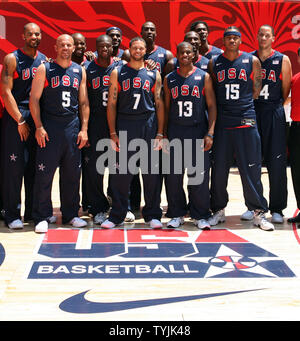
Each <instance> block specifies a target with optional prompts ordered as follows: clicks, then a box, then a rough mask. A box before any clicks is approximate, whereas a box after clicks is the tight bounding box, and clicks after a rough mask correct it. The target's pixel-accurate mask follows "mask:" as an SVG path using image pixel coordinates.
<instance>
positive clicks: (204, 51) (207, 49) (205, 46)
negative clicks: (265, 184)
mask: <svg viewBox="0 0 300 341" xmlns="http://www.w3.org/2000/svg"><path fill="white" fill-rule="evenodd" d="M190 30H191V31H195V32H197V33H198V34H199V36H200V48H199V53H200V54H201V55H202V56H205V57H206V58H207V59H211V58H213V57H214V56H218V55H219V54H221V53H223V50H221V49H219V48H218V47H216V46H213V45H210V44H209V43H208V41H207V38H208V33H209V28H208V25H207V23H206V22H205V21H201V20H199V21H195V22H194V23H192V25H191V28H190Z"/></svg>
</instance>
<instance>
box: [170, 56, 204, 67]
mask: <svg viewBox="0 0 300 341" xmlns="http://www.w3.org/2000/svg"><path fill="white" fill-rule="evenodd" d="M173 61H174V66H175V68H178V67H179V62H178V59H177V58H176V57H175V58H173ZM208 63H209V59H207V58H206V57H203V56H201V54H199V58H198V59H197V61H196V62H195V63H194V65H195V66H196V67H197V68H199V69H201V70H203V71H207V67H208Z"/></svg>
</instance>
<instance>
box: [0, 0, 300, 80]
mask: <svg viewBox="0 0 300 341" xmlns="http://www.w3.org/2000/svg"><path fill="white" fill-rule="evenodd" d="M148 20H149V21H152V22H154V23H155V25H156V27H157V32H158V36H157V41H156V42H157V44H158V45H161V46H163V47H165V48H167V49H169V50H171V51H172V52H173V53H174V52H175V47H176V44H177V43H179V42H180V41H181V40H182V39H183V36H184V33H185V32H187V31H188V30H189V27H190V25H191V23H192V22H193V21H195V20H204V21H206V22H207V23H208V25H209V27H210V34H209V42H210V43H211V44H214V45H216V46H219V47H222V39H221V37H222V34H223V31H224V28H226V27H227V26H229V25H235V26H238V27H239V28H240V29H241V32H242V40H243V45H242V49H243V50H244V51H251V50H254V49H255V48H257V41H256V35H257V30H258V28H259V26H260V25H262V24H269V25H271V26H273V27H274V29H275V33H276V40H275V43H274V48H275V49H278V50H279V51H280V52H282V53H285V54H287V55H288V56H289V57H290V59H291V61H292V64H293V72H294V73H295V72H299V71H300V67H299V66H298V64H297V61H296V50H297V48H298V45H299V44H298V39H299V38H300V2H298V1H289V2H285V1H280V0H278V1H265V2H261V1H259V0H258V1H257V2H255V1H251V2H250V1H226V2H225V1H222V2H215V1H186V0H185V1H184V0H182V1H180V0H173V1H172V0H169V1H166V0H165V1H155V0H153V1H149V0H139V1H135V0H131V1H127V0H123V1H43V0H42V1H31V2H26V1H22V2H10V1H1V0H0V35H1V36H2V37H4V39H1V40H0V44H1V46H0V62H2V60H3V57H4V55H5V54H7V53H9V52H11V51H12V50H14V49H15V48H17V47H22V44H23V41H22V38H21V34H22V31H23V26H24V24H26V23H27V22H35V23H37V24H38V25H39V26H40V27H41V29H42V32H43V39H42V42H41V45H40V50H41V51H42V52H44V53H45V54H46V55H48V56H49V57H53V52H54V49H53V45H54V42H55V39H56V37H57V36H58V35H60V34H61V33H74V32H81V33H82V34H83V35H85V37H86V38H87V45H88V49H91V50H94V49H95V38H96V37H97V36H98V35H100V34H103V33H104V32H105V30H106V28H107V27H109V26H118V27H120V28H121V29H122V31H123V42H122V45H123V48H126V47H127V46H128V42H129V40H130V39H131V38H133V37H134V36H137V35H139V34H140V30H141V26H142V24H143V23H144V22H145V21H148Z"/></svg>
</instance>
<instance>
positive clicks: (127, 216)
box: [125, 211, 135, 223]
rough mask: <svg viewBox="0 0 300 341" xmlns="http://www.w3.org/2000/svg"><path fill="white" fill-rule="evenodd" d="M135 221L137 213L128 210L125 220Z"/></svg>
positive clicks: (128, 221)
mask: <svg viewBox="0 0 300 341" xmlns="http://www.w3.org/2000/svg"><path fill="white" fill-rule="evenodd" d="M134 221H135V215H134V214H133V213H132V212H131V211H128V212H127V214H126V217H125V222H127V223H133V222H134Z"/></svg>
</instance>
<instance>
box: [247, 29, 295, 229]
mask: <svg viewBox="0 0 300 341" xmlns="http://www.w3.org/2000/svg"><path fill="white" fill-rule="evenodd" d="M257 40H258V47H259V48H258V50H257V51H254V52H253V53H252V54H253V55H254V56H256V57H257V58H258V59H259V60H260V62H261V67H262V89H261V92H260V94H259V96H258V98H257V99H256V100H255V101H254V105H255V112H256V118H257V125H258V131H259V134H260V137H261V142H262V156H263V160H264V162H265V165H266V167H267V170H268V175H269V188H270V191H269V210H270V212H271V214H272V222H273V223H277V224H282V223H283V213H282V211H283V210H284V209H285V208H286V206H287V175H286V165H287V152H286V149H287V145H286V118H285V111H284V107H283V103H284V102H285V100H286V99H287V98H288V95H289V92H290V85H291V79H292V67H291V62H290V60H289V57H288V56H286V55H283V54H282V53H280V52H278V51H275V50H273V49H272V43H273V42H274V41H275V34H274V29H273V27H271V26H269V25H262V26H261V27H260V28H259V30H258V35H257ZM253 217H254V212H252V211H249V210H248V211H246V212H245V213H244V214H243V215H242V216H241V219H242V220H251V219H253Z"/></svg>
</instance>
